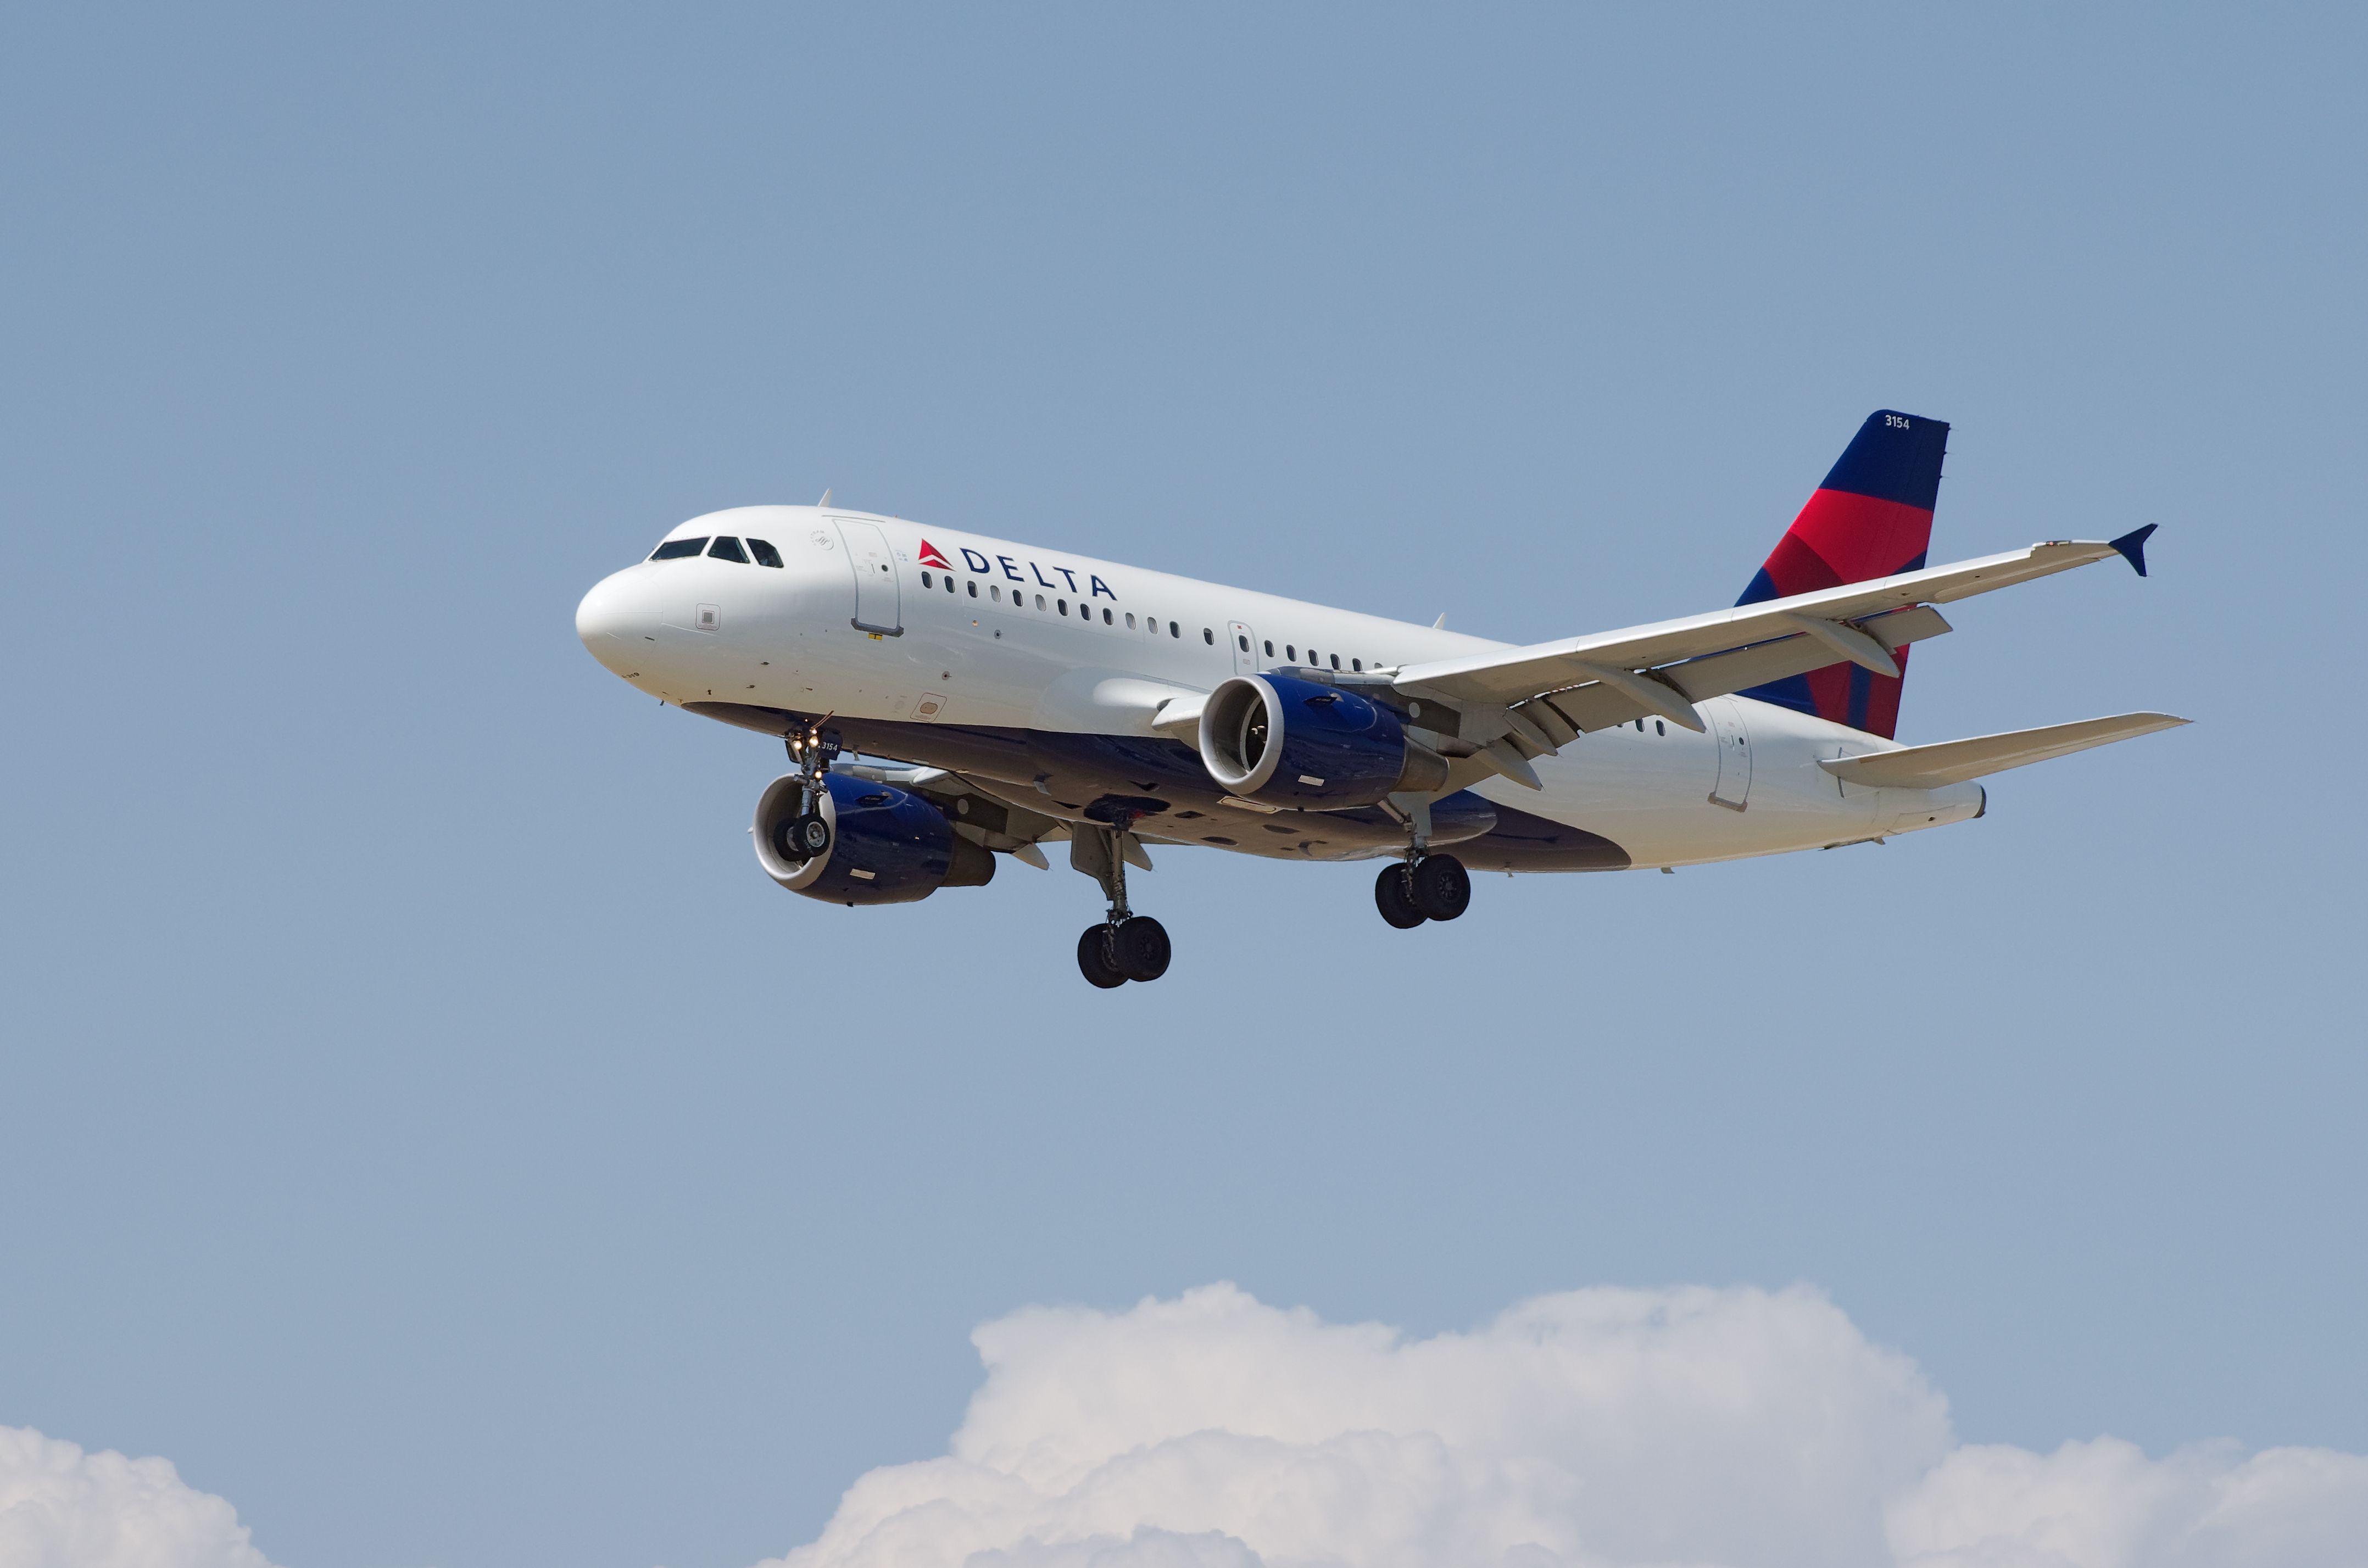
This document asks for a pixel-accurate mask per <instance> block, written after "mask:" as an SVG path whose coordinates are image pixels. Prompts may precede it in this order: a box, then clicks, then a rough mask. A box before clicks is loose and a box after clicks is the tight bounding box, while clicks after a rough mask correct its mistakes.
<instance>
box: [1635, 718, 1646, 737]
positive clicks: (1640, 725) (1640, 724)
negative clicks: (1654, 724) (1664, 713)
mask: <svg viewBox="0 0 2368 1568" xmlns="http://www.w3.org/2000/svg"><path fill="white" fill-rule="evenodd" d="M1636 733H1638V734H1640V735H1641V734H1643V733H1645V721H1644V720H1642V719H1639V720H1637V721H1636Z"/></svg>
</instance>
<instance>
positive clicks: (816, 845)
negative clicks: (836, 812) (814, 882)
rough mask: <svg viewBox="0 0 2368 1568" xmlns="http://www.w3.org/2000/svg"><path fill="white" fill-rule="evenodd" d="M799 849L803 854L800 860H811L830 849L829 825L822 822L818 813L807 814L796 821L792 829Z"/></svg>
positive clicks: (820, 814)
mask: <svg viewBox="0 0 2368 1568" xmlns="http://www.w3.org/2000/svg"><path fill="white" fill-rule="evenodd" d="M793 831H794V833H795V835H796V838H797V842H798V845H799V847H800V848H801V849H803V851H804V852H803V854H801V855H800V856H798V858H799V859H801V860H811V859H813V858H814V857H815V856H817V855H819V854H821V853H823V851H825V850H826V849H828V848H829V847H830V824H828V823H826V822H825V821H823V820H822V813H821V812H808V813H807V814H805V815H804V816H802V817H800V818H799V819H798V820H797V824H796V825H795V828H794V830H793Z"/></svg>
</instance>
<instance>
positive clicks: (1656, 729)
mask: <svg viewBox="0 0 2368 1568" xmlns="http://www.w3.org/2000/svg"><path fill="white" fill-rule="evenodd" d="M1653 733H1655V734H1656V735H1666V734H1668V733H1669V727H1668V725H1667V724H1664V723H1662V722H1660V721H1659V720H1658V719H1656V720H1654V721H1653Z"/></svg>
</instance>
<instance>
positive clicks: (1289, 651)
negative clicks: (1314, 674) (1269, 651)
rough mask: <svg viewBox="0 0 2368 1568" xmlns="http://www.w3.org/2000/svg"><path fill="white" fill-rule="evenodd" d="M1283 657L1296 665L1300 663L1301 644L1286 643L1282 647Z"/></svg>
mask: <svg viewBox="0 0 2368 1568" xmlns="http://www.w3.org/2000/svg"><path fill="white" fill-rule="evenodd" d="M1282 656H1283V657H1284V658H1286V659H1289V660H1290V661H1291V662H1292V664H1294V665H1295V664H1297V663H1299V644H1298V643H1296V642H1285V643H1284V644H1283V645H1282Z"/></svg>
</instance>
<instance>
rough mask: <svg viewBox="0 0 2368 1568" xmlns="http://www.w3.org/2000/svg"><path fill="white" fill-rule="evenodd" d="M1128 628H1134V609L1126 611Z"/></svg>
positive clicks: (1129, 629) (1131, 629) (1130, 629)
mask: <svg viewBox="0 0 2368 1568" xmlns="http://www.w3.org/2000/svg"><path fill="white" fill-rule="evenodd" d="M1126 629H1127V630H1128V631H1133V630H1134V611H1133V610H1129V611H1127V612H1126Z"/></svg>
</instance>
